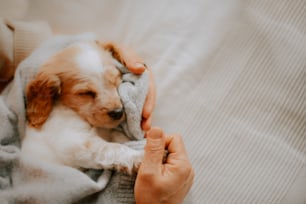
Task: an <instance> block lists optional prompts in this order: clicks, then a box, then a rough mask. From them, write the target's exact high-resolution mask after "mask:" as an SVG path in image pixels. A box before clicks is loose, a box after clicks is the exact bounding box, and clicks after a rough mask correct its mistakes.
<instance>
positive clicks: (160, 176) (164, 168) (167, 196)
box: [134, 128, 194, 204]
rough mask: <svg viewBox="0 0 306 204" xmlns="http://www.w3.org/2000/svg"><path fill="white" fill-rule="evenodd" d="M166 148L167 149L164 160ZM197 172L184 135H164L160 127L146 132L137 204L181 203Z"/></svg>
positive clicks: (137, 187) (136, 185)
mask: <svg viewBox="0 0 306 204" xmlns="http://www.w3.org/2000/svg"><path fill="white" fill-rule="evenodd" d="M165 149H166V150H168V155H167V158H166V161H165V162H164V163H163V157H164V152H165ZM193 178H194V171H193V169H192V166H191V164H190V162H189V160H188V157H187V153H186V149H185V146H184V144H183V140H182V137H181V136H179V135H175V134H173V135H167V136H166V135H165V134H164V133H163V132H162V130H161V129H160V128H152V129H151V130H150V131H149V132H148V133H147V144H146V146H145V154H144V160H143V162H142V164H141V165H140V168H139V170H138V175H137V178H136V183H135V188H134V190H135V200H136V203H137V204H147V203H148V204H160V203H167V204H178V203H182V202H183V200H184V198H185V196H186V195H187V193H188V191H189V190H190V188H191V186H192V183H193Z"/></svg>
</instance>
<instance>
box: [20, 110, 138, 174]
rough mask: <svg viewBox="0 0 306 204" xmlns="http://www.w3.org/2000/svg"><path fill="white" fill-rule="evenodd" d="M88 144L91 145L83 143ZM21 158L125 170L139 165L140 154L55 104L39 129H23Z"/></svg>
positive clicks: (72, 165)
mask: <svg viewBox="0 0 306 204" xmlns="http://www.w3.org/2000/svg"><path fill="white" fill-rule="evenodd" d="M88 144H90V147H88V146H86V145H88ZM22 157H23V158H24V159H31V160H33V161H37V162H48V163H55V164H63V165H67V166H71V167H74V168H91V169H111V168H118V169H119V170H121V169H125V170H126V171H128V172H131V171H132V169H133V167H136V166H138V165H139V164H140V162H141V160H142V153H141V152H139V151H136V150H133V149H131V148H129V147H127V146H124V145H122V144H118V143H110V142H107V141H106V140H104V139H103V138H102V137H100V136H99V135H98V131H97V129H96V128H94V127H91V126H90V125H89V124H88V123H87V122H86V121H84V120H83V119H82V118H80V117H79V116H78V115H77V114H76V113H75V112H74V111H72V110H71V109H69V108H67V107H65V106H63V105H60V104H58V105H56V106H55V107H54V108H53V111H52V112H51V114H50V116H49V118H48V120H47V121H46V122H45V124H44V125H43V126H42V128H41V129H36V128H32V127H30V126H28V127H27V129H26V137H25V139H24V140H23V143H22Z"/></svg>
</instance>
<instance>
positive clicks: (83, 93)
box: [77, 90, 97, 98]
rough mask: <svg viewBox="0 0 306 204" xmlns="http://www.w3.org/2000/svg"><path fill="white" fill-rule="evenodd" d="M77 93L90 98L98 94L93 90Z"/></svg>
mask: <svg viewBox="0 0 306 204" xmlns="http://www.w3.org/2000/svg"><path fill="white" fill-rule="evenodd" d="M77 94H78V95H79V96H82V97H90V98H96V96H97V93H96V92H95V91H92V90H85V91H80V92H78V93H77Z"/></svg>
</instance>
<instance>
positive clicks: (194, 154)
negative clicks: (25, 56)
mask: <svg viewBox="0 0 306 204" xmlns="http://www.w3.org/2000/svg"><path fill="white" fill-rule="evenodd" d="M305 9H306V2H305V1H304V0H295V1H284V0H268V1H265V0H262V1H260V0H254V1H252V0H247V1H239V0H228V1H225V0H191V1H181V0H179V1H174V0H173V1H171V0H168V1H164V0H158V1H140V0H134V1H119V0H114V1H94V0H91V1H85V0H79V1H72V0H67V1H60V0H55V1H38V0H27V1H26V0H24V1H22V0H11V1H5V0H0V15H1V16H2V17H11V18H15V19H21V20H44V21H47V22H48V23H49V24H50V26H51V27H52V28H53V30H54V32H55V33H61V34H76V33H81V32H87V31H89V32H95V33H97V34H98V36H99V37H100V38H101V39H103V40H113V41H116V42H118V43H121V44H124V45H127V46H129V47H131V48H133V49H134V50H136V52H137V53H139V55H140V56H141V57H142V58H143V59H145V61H146V63H147V64H148V66H149V67H150V68H151V69H152V70H153V73H154V75H155V80H156V84H157V92H158V96H157V105H156V109H155V114H154V118H153V125H154V126H160V127H162V128H163V129H164V130H165V131H166V132H167V133H170V132H178V133H180V134H182V136H183V138H184V141H185V144H186V146H187V150H188V153H189V157H190V160H191V162H192V164H193V166H194V169H195V172H196V177H195V183H194V186H193V188H192V189H191V191H190V193H189V195H188V197H187V198H186V200H185V203H209V204H214V203H216V204H219V203H241V204H245V203H258V204H262V203H280V204H305V203H306V157H305V156H306V133H305V132H306V111H305V110H306V91H305V89H306V83H305V81H306V21H305V19H306V12H305Z"/></svg>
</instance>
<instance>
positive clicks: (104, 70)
mask: <svg viewBox="0 0 306 204" xmlns="http://www.w3.org/2000/svg"><path fill="white" fill-rule="evenodd" d="M118 61H119V62H120V63H121V64H125V62H124V61H123V59H122V58H121V54H120V52H119V51H118V49H117V48H116V47H115V46H114V45H113V44H102V43H99V42H91V43H89V42H86V43H77V44H74V45H72V46H70V47H67V48H65V49H64V50H62V51H61V52H59V53H57V54H56V55H55V56H53V57H52V58H51V59H50V60H49V61H48V62H47V63H46V64H44V65H43V66H42V67H41V68H40V69H39V72H38V74H37V75H36V77H35V79H34V80H33V81H32V82H30V83H29V84H28V86H27V89H26V96H27V113H26V115H27V120H28V123H29V125H30V126H32V127H35V128H40V127H41V126H42V125H43V124H44V122H45V121H46V120H47V118H48V116H49V114H50V112H51V110H52V107H53V105H55V103H61V104H63V105H65V106H67V107H68V108H70V109H72V110H74V111H75V112H76V113H77V114H78V115H79V116H81V117H82V118H83V119H84V120H86V121H87V122H89V123H90V124H91V125H92V126H95V127H104V128H113V127H116V126H117V125H119V124H120V123H121V122H122V120H123V119H124V111H123V105H122V103H121V100H120V96H119V94H118V91H117V88H118V86H119V84H120V83H121V73H120V72H119V70H118V69H117V68H116V66H117V65H118Z"/></svg>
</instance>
